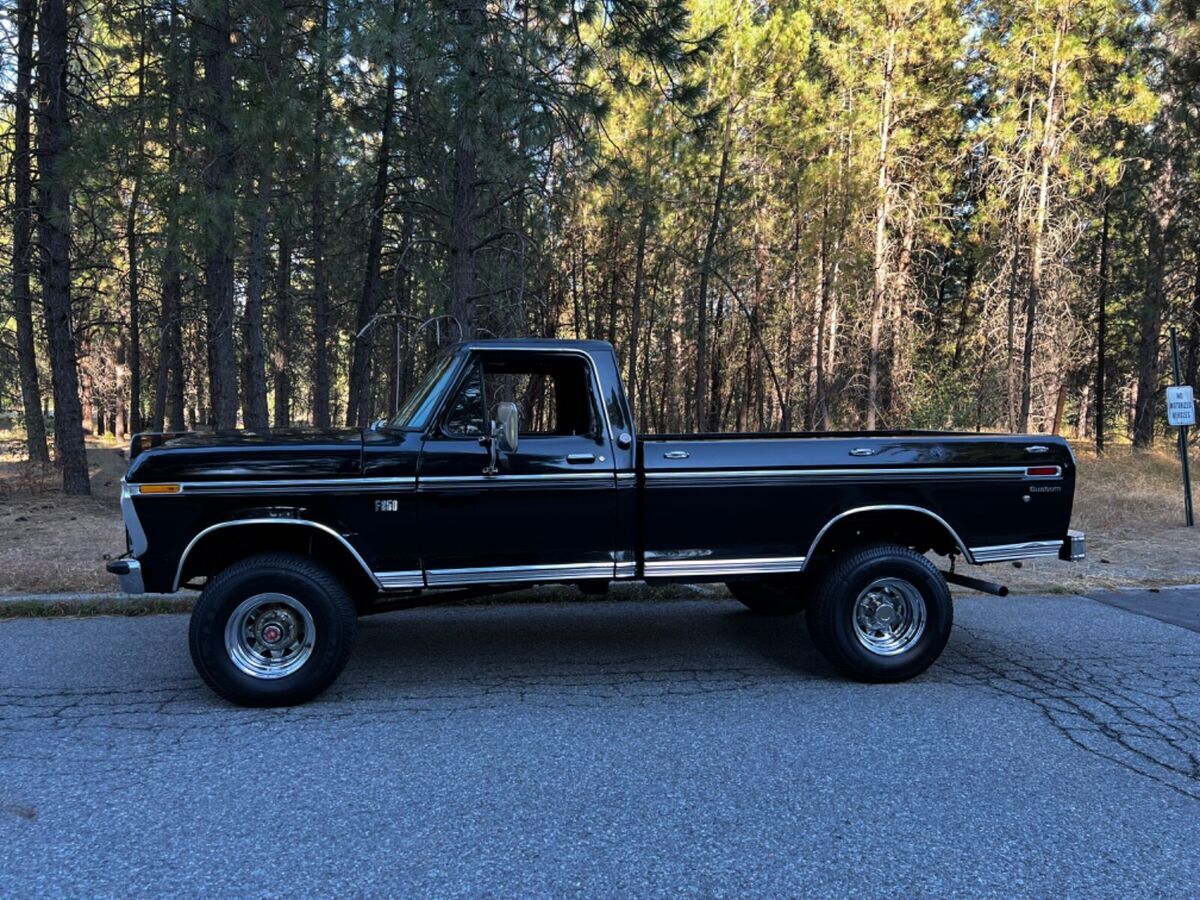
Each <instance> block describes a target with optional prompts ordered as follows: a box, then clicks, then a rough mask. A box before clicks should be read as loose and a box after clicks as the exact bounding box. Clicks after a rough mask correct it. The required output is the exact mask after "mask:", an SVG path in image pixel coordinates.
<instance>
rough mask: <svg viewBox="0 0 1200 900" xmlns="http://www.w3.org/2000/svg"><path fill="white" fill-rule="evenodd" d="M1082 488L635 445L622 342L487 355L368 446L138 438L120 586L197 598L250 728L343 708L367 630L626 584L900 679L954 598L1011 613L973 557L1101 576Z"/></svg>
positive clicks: (479, 350) (439, 365) (930, 645)
mask: <svg viewBox="0 0 1200 900" xmlns="http://www.w3.org/2000/svg"><path fill="white" fill-rule="evenodd" d="M1074 485H1075V461H1074V458H1073V456H1072V454H1071V450H1070V448H1069V447H1068V445H1067V444H1066V442H1065V441H1063V440H1061V439H1059V438H1055V437H1046V436H1041V435H1039V436H1033V437H1031V436H1023V437H1022V436H1011V435H996V434H988V435H981V434H953V433H937V432H917V431H894V432H871V433H820V434H733V435H707V434H703V435H643V436H640V437H639V436H638V435H637V433H636V431H635V430H634V426H633V420H632V416H631V415H630V410H629V404H628V402H627V400H626V396H625V391H624V388H623V386H622V384H621V379H620V376H619V373H618V367H617V361H616V356H615V354H614V353H613V349H612V347H611V346H610V345H608V344H605V343H601V342H594V341H559V340H515V341H472V342H468V343H462V344H458V345H456V346H454V347H451V348H449V349H448V350H447V351H446V352H445V353H443V354H442V355H441V356H440V357H439V358H438V359H437V361H436V363H435V364H434V365H433V367H432V370H431V371H430V372H429V374H428V376H427V377H426V378H425V380H424V382H423V383H422V384H421V385H420V386H419V387H418V388H417V389H416V391H415V392H414V393H413V394H412V395H411V396H410V397H409V398H408V400H407V402H405V404H404V405H403V407H402V408H401V409H400V411H399V412H398V413H397V414H396V415H395V416H394V417H393V418H391V419H390V420H388V421H380V422H378V423H376V424H375V425H374V426H373V427H372V428H370V429H365V430H344V431H311V430H309V431H302V430H296V431H272V432H262V433H253V432H230V433H216V434H212V433H185V434H146V435H138V436H136V437H135V438H134V439H133V442H132V445H131V448H130V465H129V470H128V473H127V475H126V477H125V479H124V481H123V483H122V499H121V506H122V510H123V513H124V518H125V526H126V532H127V535H128V548H127V553H126V554H125V555H124V556H123V557H122V558H120V559H117V560H113V561H111V562H110V563H109V564H108V569H109V571H110V572H112V573H114V574H116V575H117V576H119V578H120V581H121V584H122V587H123V588H124V590H126V591H128V592H130V593H138V592H142V591H154V592H171V591H177V590H179V589H180V588H182V587H194V586H199V585H200V584H203V591H202V593H201V594H200V597H199V600H198V601H197V604H196V608H195V611H194V613H193V615H192V620H191V627H190V645H191V652H192V657H193V660H194V661H195V664H196V668H197V669H198V671H199V672H200V675H201V676H202V677H203V678H204V680H205V681H206V682H207V683H208V684H209V685H210V686H211V687H212V688H213V689H214V690H216V691H217V692H218V693H220V694H221V695H223V696H225V697H227V698H229V699H231V700H233V701H235V702H238V703H243V704H247V705H279V704H289V703H297V702H302V701H304V700H307V699H309V698H311V697H313V696H315V695H316V694H318V693H319V692H320V691H321V690H323V689H324V688H325V687H327V686H328V685H329V684H330V683H331V682H332V681H333V680H334V679H335V678H336V677H337V675H338V673H339V672H340V671H341V669H342V667H343V665H344V664H345V662H346V659H347V656H348V654H349V652H350V648H351V644H352V642H353V636H354V631H355V626H356V619H357V617H358V616H360V615H363V614H366V613H369V612H373V611H377V610H385V609H396V608H402V607H406V606H417V605H422V604H427V603H431V602H437V601H439V600H442V599H446V598H457V597H463V596H467V595H470V594H473V593H482V592H487V591H497V590H508V589H511V588H512V587H513V586H515V585H530V584H544V583H567V584H577V585H579V586H580V588H582V589H583V590H584V591H585V592H587V593H603V592H604V590H605V589H606V587H607V586H608V584H609V583H610V582H613V581H619V580H625V579H642V580H644V581H648V582H672V581H674V582H699V581H717V582H725V583H726V584H728V586H729V589H730V590H731V592H732V593H733V595H734V596H735V597H737V598H738V599H739V600H740V601H742V602H743V603H744V604H745V605H746V606H747V607H749V608H750V609H751V610H753V611H755V612H759V613H764V614H780V613H789V612H797V611H800V610H802V609H803V610H805V611H806V614H807V618H808V626H809V628H808V630H809V633H810V635H811V636H812V638H813V640H814V642H815V643H816V646H817V647H818V649H819V650H820V651H821V652H822V653H823V654H824V655H825V656H826V657H827V658H828V659H829V660H830V661H831V662H832V663H833V664H834V665H835V666H836V667H837V668H838V669H840V670H841V671H842V672H844V673H846V674H847V675H849V676H851V677H854V678H858V679H861V680H865V681H898V680H902V679H906V678H910V677H912V676H914V675H916V674H918V673H920V672H922V671H924V670H925V669H926V668H928V667H929V666H930V665H931V664H932V663H933V662H934V660H936V659H937V657H938V655H939V654H940V653H941V651H942V648H943V647H944V646H945V644H946V641H947V639H948V637H949V635H950V629H951V623H952V608H951V599H950V594H949V591H948V589H947V586H946V582H947V581H948V580H949V581H951V582H954V583H959V584H968V585H970V586H972V587H979V588H983V589H985V590H993V591H995V592H1000V591H1002V588H1001V587H1000V586H999V585H993V584H990V583H988V582H983V581H977V580H975V579H969V578H964V577H963V576H961V575H956V574H955V573H954V572H953V561H954V558H955V557H957V556H961V557H962V558H963V559H965V560H967V561H968V562H970V563H990V562H1000V561H1003V560H1018V559H1025V558H1029V557H1043V556H1051V557H1060V558H1063V559H1078V558H1081V557H1082V556H1083V536H1082V535H1080V534H1078V533H1076V532H1072V531H1069V530H1068V526H1069V524H1070V519H1071V502H1072V496H1073V493H1074ZM931 552H932V553H936V554H941V555H943V556H948V557H950V569H951V571H948V572H945V571H941V570H939V569H938V568H937V567H935V566H934V564H933V563H932V562H930V560H929V558H928V556H927V554H929V553H931Z"/></svg>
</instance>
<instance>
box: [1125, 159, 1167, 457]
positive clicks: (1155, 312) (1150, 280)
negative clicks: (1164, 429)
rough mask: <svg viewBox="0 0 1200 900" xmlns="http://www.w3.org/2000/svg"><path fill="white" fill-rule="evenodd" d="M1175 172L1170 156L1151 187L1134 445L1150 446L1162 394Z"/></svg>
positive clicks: (1139, 342) (1135, 404)
mask: <svg viewBox="0 0 1200 900" xmlns="http://www.w3.org/2000/svg"><path fill="white" fill-rule="evenodd" d="M1174 172H1175V167H1174V165H1173V164H1172V161H1171V159H1170V157H1168V158H1167V159H1166V161H1165V162H1163V163H1162V164H1161V167H1160V170H1159V173H1158V176H1157V177H1156V178H1155V180H1154V183H1153V185H1152V186H1151V188H1150V203H1149V215H1148V217H1147V218H1148V219H1149V223H1148V224H1149V229H1148V231H1149V234H1148V236H1147V245H1148V248H1149V254H1148V257H1147V259H1146V282H1145V289H1144V291H1143V294H1142V309H1141V315H1140V317H1139V318H1140V325H1141V329H1140V332H1141V333H1140V334H1139V335H1138V352H1137V399H1136V400H1135V401H1134V414H1133V445H1134V446H1135V447H1139V448H1147V447H1149V446H1150V444H1151V443H1152V442H1153V441H1154V409H1155V401H1156V400H1157V396H1158V363H1159V347H1160V343H1161V342H1160V340H1159V339H1160V337H1161V332H1162V316H1163V310H1164V309H1165V308H1166V303H1167V297H1166V290H1165V288H1164V283H1163V282H1164V278H1165V270H1166V266H1167V230H1168V229H1169V228H1170V225H1171V218H1172V214H1173V211H1174V203H1175V197H1174V196H1173V193H1174Z"/></svg>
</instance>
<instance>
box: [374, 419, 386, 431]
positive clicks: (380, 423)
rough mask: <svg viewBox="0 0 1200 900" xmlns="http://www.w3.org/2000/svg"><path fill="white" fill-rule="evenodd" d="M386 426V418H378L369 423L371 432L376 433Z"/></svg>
mask: <svg viewBox="0 0 1200 900" xmlns="http://www.w3.org/2000/svg"><path fill="white" fill-rule="evenodd" d="M386 424H387V417H386V416H380V417H379V418H378V419H376V420H375V421H374V422H372V423H371V430H372V431H378V430H379V429H380V428H382V427H383V426H384V425H386Z"/></svg>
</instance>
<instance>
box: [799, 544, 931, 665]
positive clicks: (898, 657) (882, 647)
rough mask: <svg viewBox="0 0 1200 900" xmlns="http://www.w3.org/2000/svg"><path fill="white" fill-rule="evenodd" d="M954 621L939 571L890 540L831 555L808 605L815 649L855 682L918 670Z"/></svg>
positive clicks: (929, 660)
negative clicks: (818, 585)
mask: <svg viewBox="0 0 1200 900" xmlns="http://www.w3.org/2000/svg"><path fill="white" fill-rule="evenodd" d="M953 624H954V608H953V603H952V601H951V599H950V591H949V589H948V588H947V587H946V582H945V579H943V578H942V573H941V572H939V571H938V570H937V568H936V567H935V566H934V565H933V564H932V563H931V562H930V561H929V560H927V559H926V558H925V557H924V556H922V555H921V554H919V553H917V552H915V551H914V550H910V549H909V548H907V547H901V546H898V545H895V544H871V545H867V546H863V547H859V548H856V549H853V550H850V551H849V552H848V553H846V555H845V556H843V557H842V558H841V559H837V560H835V561H834V562H833V563H832V564H831V565H830V567H829V569H828V570H827V571H826V574H825V577H824V579H823V580H822V583H821V585H820V588H819V589H818V591H817V596H816V598H815V599H814V602H813V604H812V605H811V606H810V607H809V609H808V628H809V634H810V635H811V636H812V639H813V642H814V643H815V644H816V646H817V649H818V650H820V651H821V654H822V655H823V656H825V658H826V659H828V660H829V661H830V662H831V663H832V664H833V665H834V666H835V667H836V668H837V669H838V670H839V671H841V672H843V673H844V674H846V675H849V676H850V677H851V678H855V679H858V680H859V681H869V682H889V681H904V680H905V679H908V678H912V677H913V676H915V675H919V674H920V673H921V672H924V671H925V670H926V669H928V668H929V667H930V666H931V665H933V663H934V661H936V660H937V658H938V657H939V656H940V655H941V653H942V650H943V649H944V648H945V646H946V642H947V640H949V638H950V630H951V628H952V626H953Z"/></svg>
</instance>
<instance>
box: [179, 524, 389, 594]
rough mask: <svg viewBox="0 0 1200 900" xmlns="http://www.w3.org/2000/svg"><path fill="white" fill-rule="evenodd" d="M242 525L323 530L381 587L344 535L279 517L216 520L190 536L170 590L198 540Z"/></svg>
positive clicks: (319, 525)
mask: <svg viewBox="0 0 1200 900" xmlns="http://www.w3.org/2000/svg"><path fill="white" fill-rule="evenodd" d="M244 525H292V526H299V527H302V528H315V529H317V530H318V531H323V532H325V533H326V534H328V535H329V536H330V537H332V538H334V539H335V540H336V541H338V543H340V544H341V545H342V546H343V547H345V548H346V549H347V550H348V551H350V555H351V556H352V557H354V560H355V562H357V563H358V564H359V566H360V567H361V568H362V570H363V573H364V574H365V575H366V576H367V577H368V578H370V579H371V582H372V583H373V584H374V585H375V587H377V588H379V589H380V590H382V589H383V584H382V583H381V582H380V580H379V578H378V577H376V575H375V573H374V572H372V571H371V569H370V567H369V566H368V565H367V563H366V560H364V559H363V558H362V555H361V554H360V553H359V552H358V551H357V550H355V549H354V545H353V544H351V543H350V542H349V541H348V540H346V538H345V537H344V536H342V535H340V534H338V533H337V532H336V531H334V530H333V529H332V528H330V527H329V526H328V525H322V524H321V523H320V522H313V521H310V520H308V519H286V518H282V517H279V518H263V519H233V520H231V521H229V522H218V523H217V524H216V525H209V526H208V527H207V528H205V529H204V530H203V531H201V532H200V533H199V534H197V535H196V536H195V537H194V538H192V539H191V541H189V542H188V545H187V547H185V548H184V551H183V554H182V555H181V556H180V557H179V566H178V567H177V568H176V569H175V581H174V583H173V585H172V587H171V590H172V591H177V590H179V585H180V583H181V582H182V580H183V567H184V566H185V565H186V564H187V558H188V556H189V555H190V554H191V552H192V550H193V549H194V548H195V546H196V545H197V544H199V543H200V541H202V540H204V538H205V536H207V535H210V534H212V533H213V532H214V531H220V530H221V529H223V528H238V527H241V526H244Z"/></svg>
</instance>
